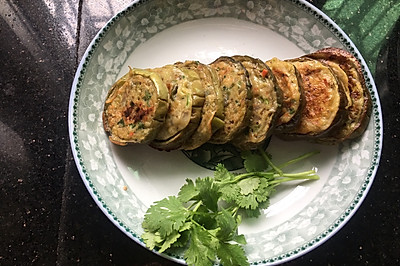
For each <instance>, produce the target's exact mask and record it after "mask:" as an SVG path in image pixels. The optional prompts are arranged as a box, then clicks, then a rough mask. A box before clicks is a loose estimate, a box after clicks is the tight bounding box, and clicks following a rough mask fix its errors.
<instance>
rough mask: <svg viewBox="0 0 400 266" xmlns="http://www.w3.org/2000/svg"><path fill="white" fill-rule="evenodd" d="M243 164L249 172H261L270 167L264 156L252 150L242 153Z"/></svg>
mask: <svg viewBox="0 0 400 266" xmlns="http://www.w3.org/2000/svg"><path fill="white" fill-rule="evenodd" d="M241 156H242V159H243V166H244V168H245V169H246V171H247V172H261V171H264V170H266V169H267V168H268V163H267V162H266V161H265V160H264V158H263V157H262V156H261V155H259V154H256V153H254V152H252V151H243V152H242V153H241Z"/></svg>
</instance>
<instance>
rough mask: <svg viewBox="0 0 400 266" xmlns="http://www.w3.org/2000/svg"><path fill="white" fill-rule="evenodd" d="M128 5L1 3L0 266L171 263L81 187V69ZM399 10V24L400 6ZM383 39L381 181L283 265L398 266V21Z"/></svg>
mask: <svg viewBox="0 0 400 266" xmlns="http://www.w3.org/2000/svg"><path fill="white" fill-rule="evenodd" d="M129 2H130V1H128V0H98V1H87V0H60V1H50V0H47V1H40V0H37V1H17V0H0V43H1V46H0V47H1V48H0V62H1V66H0V95H1V96H0V147H1V149H0V239H1V241H0V265H55V264H57V265H74V264H82V265H96V264H97V265H172V263H170V262H168V261H167V260H165V259H163V258H160V257H158V256H155V255H154V254H153V253H151V252H150V251H148V250H146V249H144V248H143V247H141V246H140V245H138V244H136V243H135V242H134V241H132V240H131V239H130V238H128V237H127V236H126V235H125V234H124V233H122V232H121V231H120V230H119V229H118V228H116V227H115V226H114V225H113V224H112V223H111V222H110V221H109V220H108V218H107V217H106V216H104V214H103V213H102V212H101V211H100V209H99V208H98V207H97V205H96V204H95V202H94V201H93V199H92V198H91V196H90V194H89V193H88V192H87V190H86V187H85V186H84V184H83V182H82V180H81V177H80V175H79V173H78V171H77V169H76V166H75V163H74V160H73V157H72V155H71V149H70V144H69V138H68V126H67V116H68V102H69V94H70V89H71V85H72V81H73V77H74V74H75V71H76V68H77V66H78V63H79V61H80V59H81V58H82V56H83V53H84V51H85V49H86V48H87V46H88V44H89V42H90V41H91V40H92V38H93V37H94V35H95V34H96V32H97V31H98V30H99V29H100V28H101V27H102V26H103V25H104V23H105V22H106V21H107V20H108V19H109V18H111V17H112V16H113V15H114V14H115V13H117V12H118V11H119V10H121V9H122V7H124V6H125V5H126V4H127V3H129ZM328 2H329V4H330V5H327V6H325V8H326V10H327V11H328V12H330V14H335V10H334V8H335V6H334V5H333V4H332V3H333V2H334V1H311V3H313V4H315V5H316V6H317V7H318V8H323V7H324V4H327V3H328ZM339 2H342V1H339ZM358 2H368V1H358ZM370 2H371V3H378V1H375V2H374V1H370ZM391 3H392V4H393V5H395V4H394V3H396V1H392V2H391ZM360 5H361V4H360ZM396 5H397V6H398V3H397V4H396ZM363 8H364V9H363ZM359 10H361V11H362V12H367V11H365V7H362V6H361V7H359ZM394 12H397V18H398V17H399V15H400V11H399V8H397V9H394ZM395 15H396V14H395ZM332 18H333V19H335V18H334V17H332ZM347 19H349V18H347ZM350 19H351V18H350ZM337 22H338V23H339V22H341V20H340V17H339V16H338V21H337ZM339 24H340V23H339ZM383 34H384V35H385V38H383V39H384V41H383V42H382V43H380V44H379V47H375V48H374V49H377V52H378V53H377V54H378V55H377V57H376V58H374V61H372V62H371V63H370V64H373V67H374V68H375V69H376V70H375V73H374V74H373V75H374V77H375V82H376V85H377V88H378V91H379V94H380V100H381V104H382V109H383V118H384V145H383V152H382V157H381V163H380V167H379V169H378V173H377V175H376V178H375V181H374V183H373V185H372V187H371V189H370V192H369V193H368V195H367V197H366V198H365V200H364V202H363V204H362V206H361V207H360V208H359V210H358V211H357V212H356V214H355V215H354V216H353V217H352V218H351V219H350V221H349V222H348V223H347V224H346V225H345V226H344V227H343V228H342V229H341V230H340V231H339V232H338V233H336V234H335V235H334V236H333V237H332V238H331V239H329V240H328V241H327V242H326V243H324V244H322V245H321V246H319V247H317V248H316V249H315V250H313V251H312V252H310V253H308V254H306V255H304V256H302V257H300V258H298V259H295V260H294V261H291V262H289V263H287V264H286V265H399V263H400V178H399V166H398V165H399V161H400V156H399V152H398V150H397V149H398V147H399V144H400V143H399V141H398V138H399V137H400V133H399V129H400V127H399V126H398V125H399V119H400V111H399V110H400V96H399V95H400V94H399V93H398V89H399V87H400V63H399V62H400V60H399V58H400V57H399V56H400V38H399V37H400V36H399V35H400V22H399V20H398V19H397V25H395V26H393V27H389V28H387V32H383ZM349 35H350V36H351V37H352V36H354V38H357V36H355V35H352V34H350V33H349ZM359 49H360V50H361V53H363V47H359ZM372 58H373V57H372Z"/></svg>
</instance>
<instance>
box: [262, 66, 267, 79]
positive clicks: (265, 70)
mask: <svg viewBox="0 0 400 266" xmlns="http://www.w3.org/2000/svg"><path fill="white" fill-rule="evenodd" d="M267 75H268V69H266V68H264V69H263V71H262V72H261V76H262V77H263V78H265V77H266V76H267Z"/></svg>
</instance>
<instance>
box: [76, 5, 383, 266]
mask: <svg viewBox="0 0 400 266" xmlns="http://www.w3.org/2000/svg"><path fill="white" fill-rule="evenodd" d="M213 19H226V20H227V21H230V22H231V21H233V22H235V23H236V22H239V23H246V26H247V25H254V27H256V28H257V27H258V28H257V29H259V27H261V29H264V28H265V30H268V32H272V33H274V34H276V36H278V35H279V36H280V37H274V38H278V39H279V38H283V39H285V41H287V42H290V43H291V44H293V45H294V46H295V47H296V49H299V50H301V51H302V52H303V53H308V52H312V51H315V50H317V49H320V48H323V47H326V46H335V47H340V48H344V49H346V50H348V51H350V52H351V53H352V54H353V55H354V56H356V57H357V58H358V59H359V60H360V62H361V63H362V67H363V75H364V78H365V80H366V85H367V87H368V89H369V91H370V93H371V98H372V102H373V110H372V117H371V121H370V123H369V126H368V128H367V131H366V133H365V134H364V135H363V137H362V139H360V140H357V141H349V142H345V143H342V144H340V145H338V146H337V147H335V148H328V153H329V152H331V153H330V154H333V155H334V158H333V159H332V160H331V161H329V160H327V162H326V165H328V166H329V167H325V168H327V169H325V171H326V173H327V175H326V178H325V179H324V182H322V183H321V186H320V187H318V190H317V191H316V192H315V194H313V198H312V200H310V201H307V203H305V205H304V206H302V207H301V208H300V209H299V210H298V211H297V212H296V213H295V214H293V215H292V216H291V217H290V218H288V219H287V220H285V221H284V222H283V223H280V224H279V223H278V224H273V225H272V226H271V227H269V228H267V229H262V230H261V231H260V232H254V231H251V230H249V231H248V232H247V233H246V234H245V235H246V239H247V240H248V244H247V246H246V247H245V250H246V253H247V254H248V258H249V261H250V263H251V264H252V265H264V264H267V265H272V264H278V263H282V262H285V261H288V260H292V259H294V258H297V257H299V256H301V255H303V254H305V253H307V252H310V251H311V250H313V249H314V248H316V247H318V246H319V245H320V244H322V243H323V242H325V241H327V240H328V239H329V238H330V237H331V236H332V235H334V234H335V233H336V232H337V231H338V230H340V229H341V228H342V227H343V226H344V224H346V222H347V221H348V220H349V219H350V218H351V217H352V215H353V214H354V213H355V212H356V210H357V209H358V207H359V206H360V205H361V204H362V202H363V200H364V198H365V197H366V195H367V193H368V191H369V189H370V187H371V185H372V183H373V180H374V178H375V174H376V171H377V168H378V165H379V160H380V154H381V149H382V141H383V126H382V125H383V122H382V112H381V106H380V101H379V96H378V92H377V89H376V86H375V84H374V80H373V78H372V75H371V73H370V71H369V69H368V67H367V65H366V63H365V61H364V59H363V58H362V55H361V54H360V52H359V51H358V49H357V48H356V47H355V45H354V44H353V43H352V41H351V40H350V39H349V37H348V36H347V35H346V33H344V32H343V31H342V30H341V29H340V28H339V27H338V26H337V25H336V24H335V23H334V22H333V21H332V20H331V19H330V18H329V17H327V16H326V15H325V14H324V13H322V12H321V11H320V10H318V9H316V8H315V7H313V6H312V5H310V4H309V3H307V2H306V1H299V0H285V1H279V0H268V1H260V0H254V1H241V0H206V1H201V0H193V1H184V0H165V1H161V0H143V1H134V2H133V3H132V4H130V5H129V6H127V7H126V8H124V9H123V10H122V11H120V12H119V13H118V14H116V15H115V16H114V17H112V18H111V19H110V20H109V21H108V22H107V23H106V25H105V26H104V27H103V28H102V29H101V30H100V31H99V32H98V34H97V35H96V36H95V38H94V39H93V40H92V42H91V43H90V45H89V47H88V48H87V50H86V52H85V54H84V55H83V58H82V60H81V62H80V64H79V66H78V69H77V71H76V75H75V79H74V82H73V84H72V88H71V95H70V102H69V114H68V126H69V135H70V142H71V148H72V153H73V157H74V159H75V162H76V166H77V169H78V171H79V173H80V175H81V177H82V180H83V182H84V184H85V186H86V187H87V189H88V192H89V193H90V194H91V196H92V197H93V199H94V201H95V202H96V204H97V205H98V206H99V207H100V209H101V210H102V211H103V212H104V214H105V215H106V216H107V217H108V218H109V219H110V220H111V221H112V222H113V223H114V224H115V225H116V226H117V227H118V228H120V229H121V230H122V231H123V232H124V233H126V234H127V235H128V236H129V237H131V238H132V239H133V240H135V241H136V242H137V243H138V244H140V245H143V246H144V243H143V241H142V239H141V238H140V235H141V233H142V229H141V221H142V220H143V215H144V213H145V211H146V209H147V208H146V203H145V201H144V200H143V199H142V198H140V196H139V194H137V195H136V194H135V193H133V192H132V191H135V187H134V186H132V183H130V182H133V181H132V180H127V179H126V178H124V177H125V176H126V173H128V175H129V176H132V177H134V178H137V179H138V180H140V178H143V177H142V176H141V174H140V171H138V170H137V169H135V168H132V167H125V168H126V171H127V172H123V170H122V169H121V167H120V165H121V158H122V157H123V156H122V155H123V154H124V153H123V152H121V151H120V150H118V149H117V148H114V147H113V146H112V145H111V144H110V143H109V142H108V140H107V137H106V135H105V133H104V131H103V128H102V122H101V111H102V107H103V100H104V99H105V95H106V93H107V90H108V88H109V87H110V86H111V85H112V83H114V81H115V80H116V79H117V78H118V76H120V75H121V71H122V70H121V69H123V67H124V66H125V65H126V64H129V63H130V62H129V60H130V57H131V55H132V54H133V53H134V52H135V51H138V50H140V49H142V47H143V46H146V45H147V44H148V43H149V42H150V41H151V40H152V39H154V38H155V37H157V36H160V35H162V34H163V33H165V32H168V30H171V29H172V30H173V29H176V27H179V26H180V25H193V23H198V22H201V23H204V25H208V24H207V23H209V21H212V22H213V23H214V22H215V21H219V20H213ZM230 19H234V20H230ZM221 21H222V22H223V21H224V20H221ZM188 23H189V24H188ZM190 23H192V24H190ZM274 36H275V35H274ZM284 52H285V51H283V54H284ZM249 55H251V54H249ZM289 56H291V55H289ZM170 63H173V62H170ZM274 144H275V146H276V145H277V144H276V142H275V140H272V144H271V146H272V149H274ZM278 144H279V145H281V143H279V142H278ZM300 146H301V145H300ZM140 149H141V148H140ZM144 151H145V152H148V151H147V150H144ZM275 152H278V153H279V149H277V150H276V151H275ZM181 154H182V153H181ZM174 156H177V157H178V158H180V159H182V158H184V159H186V160H188V159H187V157H185V155H183V156H182V157H180V155H179V154H174ZM118 157H121V158H118ZM184 159H182V160H184ZM320 159H321V158H320ZM322 159H324V160H322V161H323V162H325V159H326V158H322ZM188 161H189V160H188ZM328 161H329V162H328ZM142 163H143V164H145V162H142ZM330 163H331V164H330ZM324 173H325V172H324ZM181 182H182V184H183V182H184V180H183V179H182V181H181ZM127 187H129V189H128V190H126V188H127ZM131 188H132V189H131ZM296 189H297V190H296ZM296 189H295V190H296V193H300V194H301V193H303V192H304V193H305V192H307V191H312V189H314V188H311V190H307V189H310V187H307V186H298V187H297V188H296ZM292 192H294V191H292ZM289 195H292V196H296V195H299V194H296V195H295V194H293V193H289ZM278 203H279V202H277V204H278ZM322 204H324V206H326V210H325V207H324V208H322V207H321V205H322ZM271 211H272V210H271ZM268 215H269V214H268V213H266V216H268ZM271 220H273V218H271ZM276 221H279V218H277V220H276ZM154 252H155V253H156V254H158V253H157V252H156V251H154ZM159 255H161V256H165V257H167V258H168V259H171V260H173V261H176V262H179V263H184V261H183V257H182V254H181V253H180V252H179V251H176V252H175V251H174V253H171V254H159Z"/></svg>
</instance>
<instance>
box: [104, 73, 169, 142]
mask: <svg viewBox="0 0 400 266" xmlns="http://www.w3.org/2000/svg"><path fill="white" fill-rule="evenodd" d="M169 109H170V108H169V94H168V90H167V87H166V86H165V84H164V82H163V81H162V80H161V78H160V76H159V75H157V74H156V73H154V72H150V71H146V70H139V69H130V70H129V72H128V73H127V74H126V75H124V76H123V77H122V78H121V79H119V80H118V81H117V82H116V83H115V84H114V85H113V86H112V87H111V89H110V90H109V92H108V94H107V99H106V101H105V104H104V111H103V125H104V129H105V131H106V132H107V134H109V139H110V141H111V142H113V143H115V144H118V145H126V144H128V143H149V142H150V141H152V140H153V139H154V138H155V136H156V135H157V134H158V132H159V129H160V128H161V127H162V126H163V125H164V121H165V114H166V113H167V111H168V110H169Z"/></svg>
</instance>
